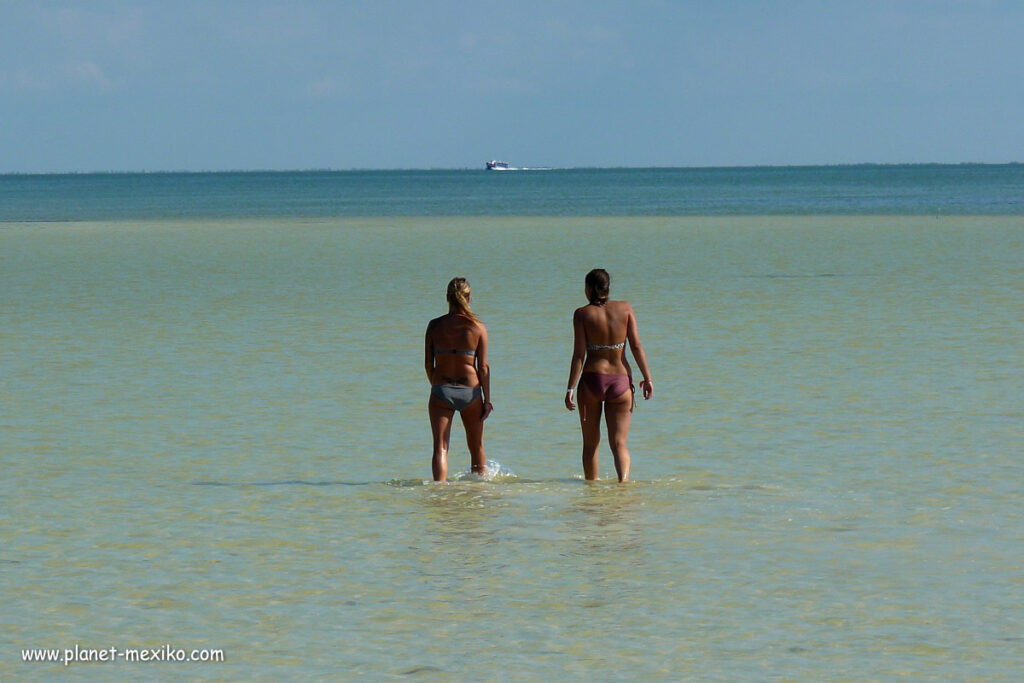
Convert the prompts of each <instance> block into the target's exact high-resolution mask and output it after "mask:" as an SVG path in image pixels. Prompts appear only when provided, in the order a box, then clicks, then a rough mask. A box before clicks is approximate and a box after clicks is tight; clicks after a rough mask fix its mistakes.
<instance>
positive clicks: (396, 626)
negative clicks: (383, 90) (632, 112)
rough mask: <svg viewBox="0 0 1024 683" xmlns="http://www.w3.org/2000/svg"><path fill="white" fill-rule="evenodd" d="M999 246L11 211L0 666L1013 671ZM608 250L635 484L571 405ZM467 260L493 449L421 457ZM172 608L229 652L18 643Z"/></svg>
mask: <svg viewBox="0 0 1024 683" xmlns="http://www.w3.org/2000/svg"><path fill="white" fill-rule="evenodd" d="M1021 264H1024V220H1022V219H1021V218H1020V217H946V218H934V217H906V216H904V217H872V216H857V217H841V216H840V217H815V216H807V217H798V218H794V217H785V216H775V217H757V216H748V217H742V218H735V217H715V218H701V217H673V218H615V219H613V218H605V219H593V218H583V217H577V218H545V217H537V218H469V217H466V218H455V219H448V218H444V219H442V218H386V217H379V218H363V219H334V218H332V219H323V220H297V219H270V218H263V219H253V220H233V221H218V222H199V221H148V222H147V221H130V222H115V223H81V222H75V223H60V224H53V223H35V224H21V223H8V224H3V225H2V226H0V292H2V297H3V299H2V308H0V358H2V365H3V369H2V377H3V383H2V385H0V398H2V404H3V406H4V410H3V415H2V417H0V464H2V466H3V470H4V472H5V476H4V477H3V479H2V480H0V496H2V499H3V501H4V505H3V506H2V507H0V520H2V524H0V594H2V595H3V596H4V597H3V605H4V609H3V617H2V619H0V644H2V645H3V652H2V654H0V678H5V679H6V678H16V679H22V678H35V679H39V680H46V679H50V678H52V677H53V676H54V675H55V674H63V673H71V674H72V675H74V674H78V675H80V676H87V677H102V678H111V679H123V678H128V677H133V678H134V677H139V676H142V677H145V676H147V675H152V674H151V673H150V672H151V671H154V670H153V669H146V668H145V667H146V666H156V667H160V668H159V669H156V671H158V674H157V675H159V676H164V675H175V676H177V675H184V676H188V677H194V678H214V679H217V678H230V679H249V680H254V679H263V680H276V679H281V678H296V677H297V678H316V677H318V676H321V677H337V676H341V677H345V676H356V675H363V676H366V677H370V678H387V677H391V676H396V677H405V676H418V677H426V678H453V679H458V680H470V679H485V680H486V679H498V680H509V679H511V680H536V679H542V678H551V677H554V676H565V675H570V676H574V677H582V676H584V675H586V676H588V677H591V678H598V679H612V678H623V677H629V678H636V679H646V680H660V679H684V680H685V679H694V680H776V679H796V680H821V679H823V678H829V679H836V678H838V679H842V678H847V679H855V680H864V679H871V680H875V679H899V678H907V679H912V680H920V679H928V678H938V679H970V678H977V679H985V680H992V679H996V680H999V679H1003V680H1013V679H1015V678H1016V677H1017V674H1019V671H1020V670H1021V667H1022V666H1024V626H1022V612H1021V609H1020V607H1019V605H1020V604H1021V603H1022V598H1024V571H1022V569H1021V565H1020V557H1021V556H1022V555H1024V524H1022V519H1021V509H1022V508H1021V496H1020V490H1019V480H1020V476H1019V474H1020V456H1021V454H1022V452H1024V429H1022V427H1021V425H1022V424H1024V420H1022V418H1024V411H1022V409H1021V407H1020V393H1021V388H1022V387H1024V352H1022V351H1021V345H1020V339H1021V338H1024V312H1022V311H1024V309H1022V308H1021V306H1020V302H1021V301H1024V266H1022V265H1021ZM594 266H603V267H605V268H607V269H608V270H609V271H611V273H612V276H613V296H621V297H623V298H628V299H629V300H631V301H632V303H633V304H634V307H635V308H636V310H637V312H638V316H639V320H640V331H641V335H642V338H643V340H644V343H645V346H646V348H647V351H648V354H649V356H650V358H651V363H652V368H653V371H654V375H655V379H656V388H657V394H656V396H655V399H654V401H652V402H650V403H646V404H642V405H640V406H639V407H638V409H637V412H636V414H635V416H634V422H633V425H634V426H633V432H632V434H631V440H630V444H631V448H632V450H633V476H634V477H635V478H636V480H637V481H636V482H634V483H633V484H630V485H627V486H618V485H616V484H613V483H611V482H610V481H608V480H607V479H606V480H604V481H602V482H600V483H598V484H595V485H588V484H585V483H584V482H582V481H580V479H579V475H580V469H581V468H580V464H579V452H578V451H579V435H578V426H577V423H576V417H575V416H574V415H571V414H569V413H567V412H566V411H565V410H564V408H562V407H561V401H562V390H563V389H564V386H565V385H564V382H565V377H566V374H567V371H568V360H569V350H570V348H569V347H570V343H571V329H570V324H569V323H570V316H571V311H572V309H573V307H575V306H577V305H580V303H582V299H583V296H582V278H583V275H584V274H585V273H586V271H587V270H588V269H589V268H591V267H594ZM453 275H464V276H466V277H468V278H469V279H470V280H471V282H472V283H473V286H474V302H475V308H476V310H477V311H478V312H479V313H480V314H481V315H482V317H483V318H484V319H485V321H486V322H487V323H488V326H489V329H490V333H491V343H492V351H491V355H492V365H493V372H494V400H495V404H496V406H497V412H496V413H495V415H494V417H493V418H492V421H489V422H488V430H487V435H486V444H487V451H488V456H489V457H490V458H491V459H492V460H495V461H497V462H498V463H500V464H501V465H502V466H503V467H504V468H506V470H508V471H510V472H512V473H513V474H512V475H510V476H503V477H499V478H498V479H497V480H496V481H492V482H474V481H461V482H456V483H453V484H450V485H447V486H442V485H434V484H427V483H426V482H425V481H424V480H425V479H427V478H429V473H430V463H429V428H428V424H427V421H426V414H425V413H426V411H425V404H426V398H427V385H426V381H425V378H424V377H423V371H422V334H423V328H424V326H425V323H426V321H427V320H428V319H429V318H430V317H432V316H435V315H437V314H438V313H440V312H443V310H444V301H443V297H444V287H445V284H446V283H447V281H448V279H450V277H452V276H453ZM460 437H461V432H459V430H458V427H456V433H455V434H454V439H453V446H454V448H453V453H452V464H451V467H452V470H453V471H459V470H464V469H467V468H468V464H469V459H468V454H467V453H465V450H464V448H463V447H462V444H461V441H459V439H460ZM602 472H603V474H604V476H605V477H608V476H609V475H612V476H613V474H614V473H613V469H612V467H611V460H610V456H608V455H607V453H605V454H603V456H602ZM165 643H168V644H171V645H173V646H175V647H182V648H221V649H223V650H224V651H225V653H226V656H227V661H226V662H225V663H221V664H166V663H164V664H151V665H145V664H129V663H123V662H122V663H113V664H83V663H79V664H73V665H72V666H70V667H68V668H67V669H65V668H63V667H60V666H54V665H43V664H25V663H22V662H21V661H20V657H19V653H20V650H21V649H22V648H29V647H53V648H66V647H73V646H74V645H75V644H80V645H81V646H82V647H95V648H101V647H110V646H116V647H158V646H161V645H163V644H165Z"/></svg>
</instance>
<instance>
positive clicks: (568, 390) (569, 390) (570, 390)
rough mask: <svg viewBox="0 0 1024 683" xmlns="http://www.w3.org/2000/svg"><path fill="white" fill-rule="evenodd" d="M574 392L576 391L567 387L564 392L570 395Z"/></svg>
mask: <svg viewBox="0 0 1024 683" xmlns="http://www.w3.org/2000/svg"><path fill="white" fill-rule="evenodd" d="M574 391H576V390H575V389H573V388H572V387H569V388H568V389H566V390H565V393H567V394H572V392H574Z"/></svg>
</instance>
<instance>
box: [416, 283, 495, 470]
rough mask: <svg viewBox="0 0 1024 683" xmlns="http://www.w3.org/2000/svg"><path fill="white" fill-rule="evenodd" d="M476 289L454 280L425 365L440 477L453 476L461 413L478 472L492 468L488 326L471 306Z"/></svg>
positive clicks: (430, 331)
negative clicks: (455, 425)
mask: <svg viewBox="0 0 1024 683" xmlns="http://www.w3.org/2000/svg"><path fill="white" fill-rule="evenodd" d="M471 299H472V292H471V290H470V288H469V282H468V281H467V280H466V278H464V277H457V278H453V279H452V281H451V282H449V283H448V314H447V315H442V316H441V317H440V318H434V319H433V320H431V321H430V324H429V325H427V337H426V344H425V349H424V366H425V368H426V371H427V379H428V380H430V401H429V403H428V404H427V409H428V411H429V413H430V430H431V432H432V433H433V435H434V454H433V459H432V462H431V467H432V469H433V472H434V481H447V480H448V444H449V441H450V437H451V433H452V418H453V417H454V416H455V411H458V412H459V413H460V414H461V415H462V426H463V427H465V429H466V442H467V443H468V445H469V453H470V457H471V458H472V466H473V472H475V473H476V474H483V473H484V471H485V470H486V469H487V458H486V457H485V456H484V420H486V419H487V416H488V415H490V414H491V411H492V410H494V406H492V405H491V400H490V399H491V369H490V366H488V364H487V328H486V327H484V324H483V323H482V322H480V319H479V318H477V317H476V314H474V313H473V311H472V310H470V308H469V303H470V301H471Z"/></svg>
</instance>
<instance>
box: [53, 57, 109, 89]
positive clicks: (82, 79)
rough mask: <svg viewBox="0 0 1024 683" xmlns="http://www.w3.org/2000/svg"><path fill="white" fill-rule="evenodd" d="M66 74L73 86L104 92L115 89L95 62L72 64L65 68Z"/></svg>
mask: <svg viewBox="0 0 1024 683" xmlns="http://www.w3.org/2000/svg"><path fill="white" fill-rule="evenodd" d="M64 74H65V76H66V77H67V78H68V79H69V80H70V81H71V83H72V84H76V85H83V86H86V87H89V88H95V89H99V90H103V91H106V90H110V89H111V88H113V83H112V82H111V81H110V79H109V78H107V76H106V74H104V73H103V69H101V68H100V66H99V65H98V64H96V63H95V62H72V63H70V64H67V65H66V66H65V67H64Z"/></svg>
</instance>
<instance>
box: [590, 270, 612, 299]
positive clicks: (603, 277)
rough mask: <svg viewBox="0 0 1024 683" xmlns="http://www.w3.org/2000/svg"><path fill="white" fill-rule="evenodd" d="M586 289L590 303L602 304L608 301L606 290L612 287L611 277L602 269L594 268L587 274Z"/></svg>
mask: <svg viewBox="0 0 1024 683" xmlns="http://www.w3.org/2000/svg"><path fill="white" fill-rule="evenodd" d="M586 285H587V289H589V290H590V292H589V294H588V296H589V298H590V303H592V304H603V303H606V302H607V301H608V290H609V289H611V286H612V276H611V275H609V274H608V271H607V270H605V269H604V268H594V269H593V270H592V271H590V272H589V273H587V279H586Z"/></svg>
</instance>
